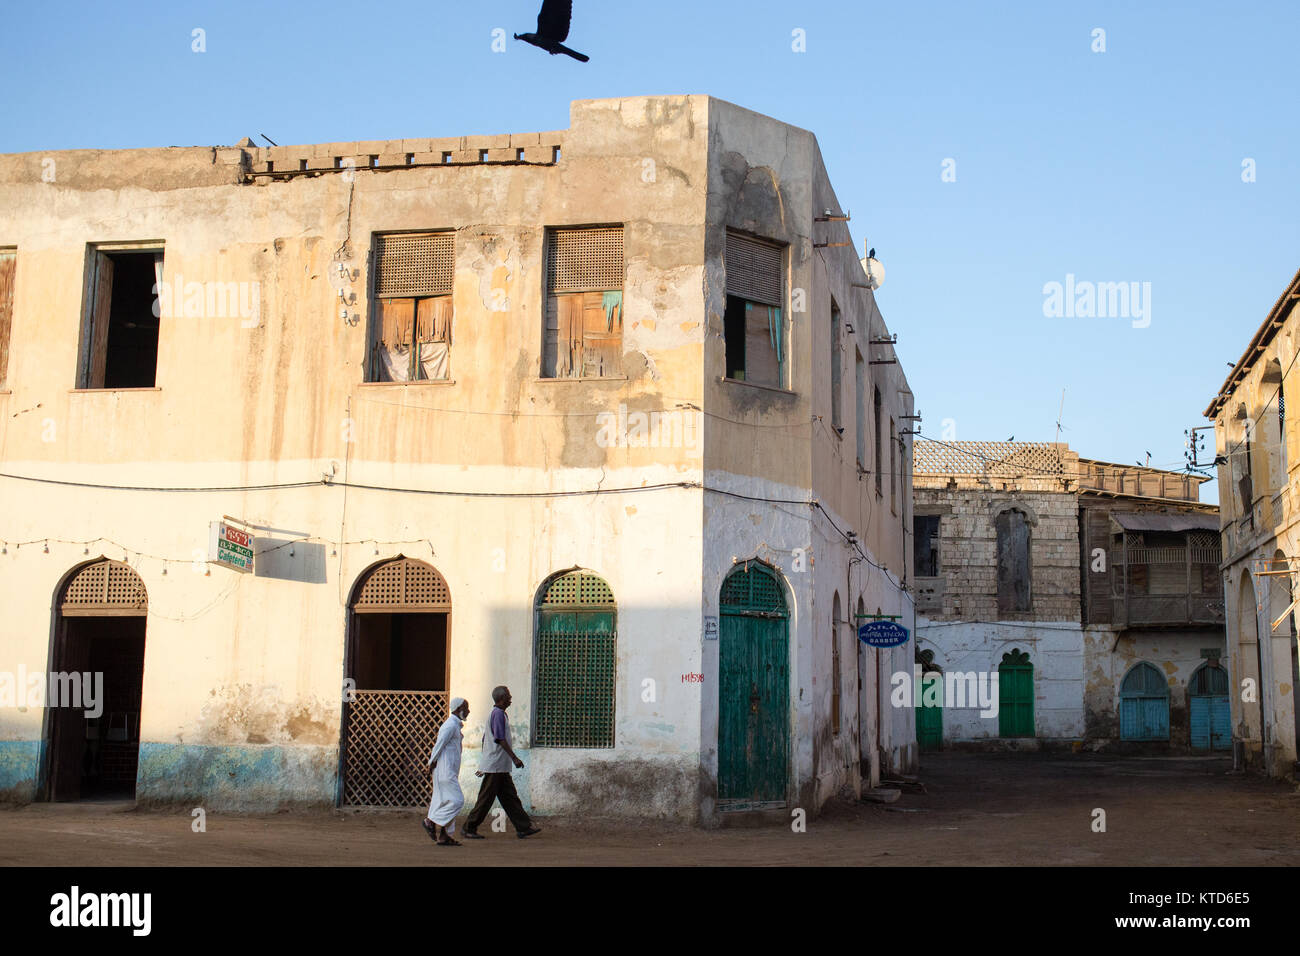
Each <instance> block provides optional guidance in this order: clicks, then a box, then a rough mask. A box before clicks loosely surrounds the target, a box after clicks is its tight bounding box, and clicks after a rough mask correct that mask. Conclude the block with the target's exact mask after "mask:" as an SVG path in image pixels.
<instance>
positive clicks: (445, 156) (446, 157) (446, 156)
mask: <svg viewBox="0 0 1300 956" xmlns="http://www.w3.org/2000/svg"><path fill="white" fill-rule="evenodd" d="M442 162H443V165H444V166H445V165H447V164H448V163H450V162H451V153H443V154H442Z"/></svg>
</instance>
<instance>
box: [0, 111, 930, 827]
mask: <svg viewBox="0 0 1300 956" xmlns="http://www.w3.org/2000/svg"><path fill="white" fill-rule="evenodd" d="M0 210H2V211H3V215H0V598H3V602H4V606H5V609H6V613H5V621H4V624H3V627H2V628H0V669H3V670H4V671H7V672H9V674H10V675H11V676H13V678H14V680H15V681H19V680H20V679H21V677H22V676H24V675H37V677H36V684H40V685H41V686H43V687H46V689H47V690H48V691H50V692H49V693H46V694H44V695H40V696H43V698H44V699H38V697H37V696H33V695H31V694H28V695H26V696H25V697H22V696H20V697H18V698H15V699H14V705H13V706H3V705H4V704H6V703H8V702H6V701H4V700H3V693H2V692H3V689H4V688H3V686H0V790H3V791H4V792H6V793H7V794H9V795H10V796H11V797H13V798H16V799H32V798H35V799H50V800H63V799H77V798H79V797H84V796H89V795H95V794H120V795H123V796H127V797H129V796H131V795H134V796H135V797H136V798H137V799H138V800H140V801H144V802H184V803H192V804H193V805H202V806H204V807H207V808H209V809H222V808H249V809H254V808H262V809H265V808H269V807H288V806H303V805H343V806H402V807H405V806H419V805H420V804H421V803H422V802H424V801H426V800H427V795H428V786H429V782H428V775H427V772H426V771H425V755H426V754H427V752H428V747H429V744H430V743H431V741H432V739H433V736H434V735H435V734H436V730H437V726H438V723H439V722H440V721H441V720H442V719H443V718H444V717H445V714H446V709H447V701H448V697H449V695H457V696H463V697H466V698H467V699H468V700H469V701H470V703H471V707H472V708H473V712H472V714H471V717H470V726H469V727H468V728H467V732H466V743H467V747H469V748H473V747H475V746H477V744H478V741H479V736H480V734H481V728H482V726H483V722H484V720H485V719H486V717H487V715H488V712H489V711H490V708H491V697H490V694H491V690H492V688H493V687H494V686H496V685H498V684H505V685H508V686H509V687H510V688H511V690H512V691H513V695H514V705H513V707H512V708H511V710H510V712H509V716H510V719H511V721H512V724H513V734H514V738H515V740H516V742H517V744H518V745H519V747H520V752H521V755H522V757H523V760H524V762H525V769H524V770H523V771H520V772H518V773H517V774H516V777H517V779H518V784H519V789H520V792H521V794H522V796H523V797H524V800H525V802H526V803H527V804H528V805H530V806H531V807H532V808H533V810H534V811H535V812H539V813H543V814H545V813H557V812H569V811H574V812H576V811H581V812H585V813H612V814H628V815H639V816H662V817H667V818H674V819H680V820H683V821H694V822H701V823H706V824H715V823H718V822H721V821H725V819H727V815H728V813H730V812H741V811H747V810H773V811H775V812H778V813H780V814H783V815H785V816H786V817H787V818H788V816H789V811H790V809H792V808H805V809H808V810H809V811H815V810H816V809H817V808H819V807H820V806H821V805H822V804H823V803H824V801H825V800H826V799H827V798H828V797H830V796H832V795H833V794H836V793H837V792H844V793H856V792H859V791H860V789H861V788H862V787H864V786H869V785H871V784H872V783H874V782H877V781H878V780H879V778H880V774H881V773H882V772H887V771H890V770H905V769H908V768H909V767H911V766H912V765H913V762H914V760H915V738H914V730H913V724H912V722H911V720H910V719H907V717H906V716H905V715H899V714H896V713H894V712H893V711H892V710H891V709H890V708H889V706H888V698H887V694H888V690H889V687H888V675H889V674H891V673H893V672H894V671H896V670H899V669H900V668H906V667H907V666H909V665H910V660H911V656H912V648H911V647H910V646H908V647H902V648H897V649H894V650H875V649H871V648H866V647H865V646H864V645H863V644H861V643H860V642H859V641H858V640H857V639H856V635H855V632H854V625H855V624H856V623H857V622H858V621H859V620H860V618H859V617H858V615H859V614H867V613H876V612H877V611H879V612H881V613H884V614H891V615H898V616H900V617H902V619H903V622H904V623H905V624H910V623H911V617H912V606H911V600H910V594H909V593H908V591H907V587H908V581H909V578H910V572H909V567H908V562H909V560H910V555H911V548H910V545H909V544H908V543H907V541H906V534H907V531H908V530H909V529H910V526H911V517H912V516H911V508H910V501H911V489H910V481H909V476H910V474H911V464H910V442H909V440H908V438H907V436H906V435H903V434H900V433H901V432H904V431H906V428H905V427H904V423H905V422H906V421H907V420H908V418H909V416H911V415H912V414H913V402H912V395H911V392H910V391H909V389H908V387H907V381H906V378H905V376H904V374H903V371H902V367H901V365H899V364H898V363H897V356H896V355H895V353H894V348H893V346H892V344H890V342H889V339H890V335H889V333H888V331H887V329H886V326H885V323H884V319H883V318H882V316H881V314H880V311H879V309H878V307H877V305H876V301H875V297H874V293H873V291H872V288H871V283H869V282H868V281H867V276H866V274H865V272H864V268H863V265H862V264H861V263H860V261H859V258H858V256H857V254H856V252H855V251H854V248H853V240H852V238H851V236H850V233H849V229H848V226H847V223H846V219H847V217H846V216H844V215H842V210H841V208H840V205H839V202H838V200H837V199H836V197H835V193H834V190H833V189H832V187H831V184H830V181H829V179H828V177H827V173H826V169H825V165H824V163H823V161H822V158H821V155H820V152H819V149H818V146H817V141H816V139H815V138H814V136H813V135H812V134H811V133H809V132H806V131H804V130H801V129H798V128H796V127H793V126H789V125H787V124H785V123H781V122H778V121H776V120H773V119H770V118H768V117H765V116H760V115H758V114H755V113H752V112H749V111H747V110H744V109H741V108H739V107H736V106H733V105H731V104H728V103H725V102H722V101H719V100H716V99H712V98H710V97H706V96H671V97H636V98H627V99H611V100H596V101H585V102H576V103H574V104H573V106H572V114H571V126H570V128H569V129H568V130H565V131H561V132H549V133H526V134H508V135H499V136H478V137H475V136H467V137H459V138H452V139H442V140H440V139H414V140H400V141H398V140H393V141H383V142H349V143H329V144H323V145H317V146H298V147H294V146H284V147H270V148H258V147H255V146H253V145H252V143H251V141H245V142H243V143H242V144H240V145H238V146H235V147H230V148H180V149H133V150H119V151H111V152H110V151H98V150H75V151H66V152H52V153H26V154H20V155H8V156H3V157H0ZM73 674H76V675H78V676H83V675H89V676H86V682H87V684H88V685H89V687H90V688H91V689H92V693H91V694H90V695H89V696H92V697H95V702H94V706H93V707H92V706H81V705H82V704H84V703H86V701H85V700H82V699H80V696H85V695H78V694H73V693H72V692H73V691H74V690H79V688H75V687H73V683H74V682H73V680H72V677H71V675H73ZM42 675H46V676H48V678H49V679H48V682H47V683H42V681H45V680H46V676H42ZM94 675H100V677H95V676H94ZM0 676H3V675H0ZM96 680H102V683H103V688H102V694H97V693H94V692H93V687H94V684H95V681H96ZM0 684H2V682H0ZM11 689H12V687H11ZM47 705H48V706H47ZM71 705H75V706H71ZM475 767H476V760H475V756H474V754H473V753H467V754H466V759H465V762H464V781H463V783H464V786H465V788H466V790H467V793H469V794H471V795H472V794H473V792H474V791H475V790H476V782H475V779H474V776H473V772H474V769H475Z"/></svg>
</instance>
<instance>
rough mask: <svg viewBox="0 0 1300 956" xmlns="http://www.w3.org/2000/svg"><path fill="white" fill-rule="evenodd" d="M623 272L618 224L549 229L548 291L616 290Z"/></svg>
mask: <svg viewBox="0 0 1300 956" xmlns="http://www.w3.org/2000/svg"><path fill="white" fill-rule="evenodd" d="M623 275H624V262H623V227H622V226H602V227H595V228H587V229H553V230H551V236H550V242H549V243H547V248H546V281H547V288H548V290H549V291H550V293H551V294H552V295H562V294H564V293H568V292H611V291H615V290H619V289H622V288H623Z"/></svg>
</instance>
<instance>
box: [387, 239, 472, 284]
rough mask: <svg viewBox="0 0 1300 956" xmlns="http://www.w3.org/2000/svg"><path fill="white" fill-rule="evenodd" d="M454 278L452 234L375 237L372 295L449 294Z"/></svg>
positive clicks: (454, 249) (454, 258) (454, 244)
mask: <svg viewBox="0 0 1300 956" xmlns="http://www.w3.org/2000/svg"><path fill="white" fill-rule="evenodd" d="M455 277H456V234H455V233H453V232H429V233H396V234H392V235H378V236H375V295H377V296H426V295H450V294H451V290H452V284H453V282H454V280H455Z"/></svg>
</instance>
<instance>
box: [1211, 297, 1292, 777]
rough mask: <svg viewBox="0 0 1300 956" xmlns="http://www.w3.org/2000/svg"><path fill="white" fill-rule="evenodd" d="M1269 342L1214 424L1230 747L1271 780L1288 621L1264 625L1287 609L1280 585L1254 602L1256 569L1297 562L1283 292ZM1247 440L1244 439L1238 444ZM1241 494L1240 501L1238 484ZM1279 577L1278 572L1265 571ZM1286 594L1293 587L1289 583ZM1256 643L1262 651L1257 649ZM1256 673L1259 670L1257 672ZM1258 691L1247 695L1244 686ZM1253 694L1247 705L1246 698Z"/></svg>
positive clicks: (1285, 743) (1283, 738)
mask: <svg viewBox="0 0 1300 956" xmlns="http://www.w3.org/2000/svg"><path fill="white" fill-rule="evenodd" d="M1275 321H1276V322H1277V323H1278V328H1277V329H1276V331H1275V332H1274V334H1273V336H1272V339H1271V341H1269V342H1268V343H1267V344H1266V345H1264V346H1263V347H1262V349H1261V350H1260V351H1259V352H1258V353H1256V354H1253V355H1251V363H1252V364H1251V366H1250V368H1249V370H1248V371H1247V373H1246V374H1245V376H1244V378H1243V379H1242V380H1241V381H1240V382H1238V383H1237V384H1236V385H1235V386H1233V387H1232V388H1231V389H1230V390H1229V391H1228V392H1227V393H1226V394H1225V395H1224V396H1223V401H1222V404H1221V406H1220V407H1219V408H1218V411H1217V417H1216V418H1215V420H1214V426H1215V427H1214V432H1215V450H1216V453H1217V455H1218V456H1219V460H1220V462H1221V464H1220V465H1219V467H1218V479H1219V481H1218V489H1219V506H1220V517H1221V521H1222V536H1223V557H1224V602H1225V619H1226V621H1227V625H1228V646H1229V648H1230V653H1231V656H1230V658H1229V660H1228V661H1226V662H1225V663H1226V664H1227V665H1228V668H1229V674H1230V676H1231V679H1232V686H1233V693H1232V694H1231V695H1230V700H1231V708H1232V726H1233V738H1234V740H1241V741H1242V742H1243V744H1244V746H1245V750H1246V754H1247V759H1248V760H1249V761H1250V762H1251V763H1253V764H1257V765H1259V766H1262V767H1263V768H1264V769H1265V770H1266V772H1268V773H1270V774H1272V775H1274V776H1285V775H1288V774H1292V773H1293V772H1294V770H1293V765H1294V763H1295V761H1296V759H1297V747H1296V741H1297V736H1300V731H1298V730H1297V712H1298V710H1300V707H1298V704H1297V698H1298V697H1300V688H1297V686H1296V685H1297V680H1296V660H1297V657H1300V648H1297V644H1296V642H1297V639H1298V635H1297V633H1296V629H1295V626H1294V621H1295V617H1294V615H1291V616H1288V618H1287V619H1286V620H1284V621H1283V622H1282V624H1281V625H1279V627H1278V628H1277V629H1273V628H1272V622H1273V621H1274V620H1276V619H1277V618H1278V617H1280V616H1282V612H1283V611H1284V610H1285V608H1286V606H1287V605H1288V604H1289V603H1290V596H1289V594H1288V586H1287V583H1286V582H1287V578H1285V577H1282V578H1278V577H1268V578H1266V579H1265V581H1266V584H1265V595H1266V596H1265V600H1264V602H1263V604H1262V605H1261V603H1260V602H1259V601H1258V600H1257V598H1256V593H1255V586H1256V583H1255V573H1256V570H1257V567H1258V566H1257V564H1256V562H1258V561H1265V562H1267V561H1289V562H1290V563H1291V566H1293V567H1294V566H1295V561H1296V557H1297V555H1300V486H1298V485H1297V482H1300V432H1298V431H1297V429H1296V421H1295V418H1296V416H1295V415H1292V416H1290V417H1288V418H1286V421H1285V423H1284V424H1285V427H1284V428H1283V427H1281V426H1282V425H1283V422H1282V421H1281V419H1282V417H1283V416H1281V415H1279V408H1278V396H1279V390H1280V393H1281V394H1282V395H1288V394H1289V395H1296V394H1300V369H1297V368H1296V364H1295V363H1296V359H1297V354H1298V349H1297V346H1298V343H1297V341H1296V334H1297V328H1298V327H1300V303H1296V302H1295V301H1294V297H1292V298H1290V299H1288V298H1287V297H1286V295H1285V294H1284V296H1283V298H1282V299H1281V300H1279V306H1278V309H1277V313H1276V320H1275ZM1248 438H1249V440H1247V439H1248ZM1246 477H1249V489H1250V490H1249V494H1248V496H1247V495H1243V491H1242V489H1243V478H1246ZM1266 567H1270V568H1271V569H1281V568H1282V567H1284V564H1282V563H1277V564H1273V565H1269V566H1266ZM1292 586H1294V585H1292ZM1259 635H1264V637H1263V641H1264V646H1263V647H1262V648H1260V647H1258V641H1259ZM1261 665H1262V668H1261ZM1247 680H1249V681H1252V682H1253V683H1254V684H1255V686H1256V688H1257V690H1256V692H1255V693H1254V694H1253V695H1252V694H1249V692H1248V691H1247V689H1246V688H1245V686H1244V685H1243V681H1247ZM1251 696H1253V697H1254V699H1253V700H1250V699H1246V698H1247V697H1251Z"/></svg>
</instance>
